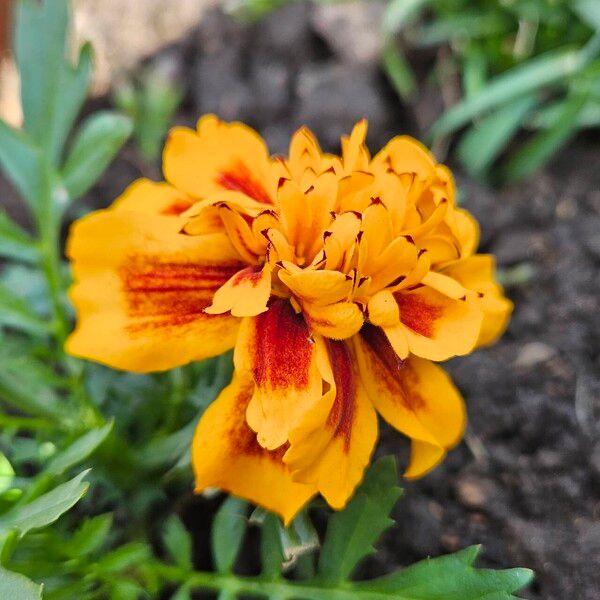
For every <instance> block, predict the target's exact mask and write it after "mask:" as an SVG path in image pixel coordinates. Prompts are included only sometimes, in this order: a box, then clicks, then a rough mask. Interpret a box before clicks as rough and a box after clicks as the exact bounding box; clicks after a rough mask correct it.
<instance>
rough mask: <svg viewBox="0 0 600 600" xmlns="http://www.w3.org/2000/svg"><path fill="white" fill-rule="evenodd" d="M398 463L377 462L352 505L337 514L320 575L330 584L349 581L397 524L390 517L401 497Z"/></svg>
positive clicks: (332, 519)
mask: <svg viewBox="0 0 600 600" xmlns="http://www.w3.org/2000/svg"><path fill="white" fill-rule="evenodd" d="M397 484H398V475H397V472H396V461H395V460H394V458H393V457H387V458H383V459H380V460H378V461H377V462H376V463H374V464H373V465H372V466H371V468H370V469H369V471H368V472H367V474H366V476H365V480H364V482H363V484H362V485H361V487H360V488H359V489H358V491H357V492H356V494H355V496H354V498H353V499H352V500H351V501H350V503H349V504H348V506H347V507H346V508H345V509H344V510H343V511H341V512H337V513H334V514H333V515H332V516H331V517H330V519H329V523H328V525H327V535H326V536H325V540H324V542H323V549H322V550H321V556H320V559H319V575H320V577H321V578H322V579H323V581H326V582H328V583H335V582H340V581H343V580H345V579H347V578H348V577H349V576H350V574H351V573H352V571H353V570H354V568H355V567H356V566H357V564H358V563H359V562H360V561H361V560H362V559H363V558H365V557H366V556H367V555H369V554H372V553H373V552H374V549H373V544H374V543H375V542H376V541H377V540H378V539H379V536H380V535H381V534H382V533H383V532H384V531H385V530H386V529H387V528H388V527H390V525H391V524H392V523H393V521H392V520H391V519H390V517H389V516H388V515H389V514H390V511H391V510H392V508H393V506H394V504H395V503H396V501H397V500H398V498H399V497H400V495H401V490H400V488H398V487H397Z"/></svg>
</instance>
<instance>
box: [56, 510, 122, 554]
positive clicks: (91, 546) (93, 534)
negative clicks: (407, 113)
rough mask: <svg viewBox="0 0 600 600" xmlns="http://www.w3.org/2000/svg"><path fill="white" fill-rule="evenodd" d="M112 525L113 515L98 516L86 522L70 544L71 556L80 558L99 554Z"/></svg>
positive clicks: (68, 547) (68, 546)
mask: <svg viewBox="0 0 600 600" xmlns="http://www.w3.org/2000/svg"><path fill="white" fill-rule="evenodd" d="M112 523H113V516H112V514H111V513H108V514H105V515H98V516H97V517H92V518H90V519H87V520H86V521H84V523H83V525H81V527H79V529H77V531H76V532H75V534H74V535H73V537H72V538H71V540H70V541H69V542H68V545H67V549H68V551H69V554H70V555H71V556H73V557H75V558H78V557H81V556H88V555H90V554H95V553H96V552H98V551H99V550H100V549H101V548H102V547H103V546H104V544H105V543H106V540H107V538H108V534H109V533H110V528H111V527H112Z"/></svg>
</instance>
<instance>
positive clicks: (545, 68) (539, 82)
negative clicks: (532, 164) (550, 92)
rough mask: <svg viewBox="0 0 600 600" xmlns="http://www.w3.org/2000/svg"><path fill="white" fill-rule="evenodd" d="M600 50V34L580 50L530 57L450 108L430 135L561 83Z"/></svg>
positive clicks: (580, 68) (448, 130) (438, 135)
mask: <svg viewBox="0 0 600 600" xmlns="http://www.w3.org/2000/svg"><path fill="white" fill-rule="evenodd" d="M599 51H600V34H597V35H596V36H594V37H593V38H592V39H591V40H590V41H589V42H588V44H587V45H586V46H585V47H584V48H582V49H580V50H558V51H553V52H548V53H546V54H543V55H541V56H539V57H537V58H534V59H531V60H530V61H528V62H526V63H525V64H523V65H520V66H518V67H515V68H513V69H510V70H509V71H507V72H506V73H504V74H502V75H499V76H498V77H496V78H495V79H492V80H491V81H489V82H488V83H487V85H486V86H485V87H484V88H483V89H482V90H481V91H480V92H479V93H478V94H475V95H473V96H471V97H469V98H465V99H464V100H462V101H461V102H459V103H458V104H456V105H455V106H453V107H452V108H451V109H450V110H448V111H447V112H446V113H445V114H444V115H443V116H442V117H441V118H440V119H439V120H438V121H437V122H436V123H435V124H434V126H433V128H432V130H431V135H432V136H433V137H441V136H445V135H448V134H450V133H452V132H453V131H455V130H456V129H459V128H460V127H462V126H464V125H465V124H466V123H468V122H469V121H470V120H471V119H473V118H475V117H478V116H479V115H481V114H483V113H485V112H487V111H489V110H492V109H494V108H495V107H497V106H500V105H503V104H506V103H507V102H510V101H512V100H514V99H516V98H519V97H521V96H524V95H526V94H530V93H532V92H535V91H537V90H540V89H543V88H545V87H546V86H548V85H551V84H555V83H562V82H563V81H564V80H565V78H568V77H570V76H572V75H574V74H576V73H578V72H579V71H581V70H582V69H583V68H584V67H585V66H586V65H587V64H588V63H589V62H590V61H591V60H592V59H593V58H595V56H596V55H597V54H598V52H599Z"/></svg>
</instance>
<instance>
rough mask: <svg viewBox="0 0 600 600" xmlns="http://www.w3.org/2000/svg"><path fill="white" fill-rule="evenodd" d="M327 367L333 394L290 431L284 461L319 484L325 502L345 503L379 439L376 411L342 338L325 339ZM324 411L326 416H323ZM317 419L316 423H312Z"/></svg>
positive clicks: (298, 477)
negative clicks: (324, 406) (326, 406)
mask: <svg viewBox="0 0 600 600" xmlns="http://www.w3.org/2000/svg"><path fill="white" fill-rule="evenodd" d="M326 347H327V352H328V358H329V364H330V369H329V372H328V373H326V374H325V375H324V378H325V380H326V381H327V383H329V385H330V389H329V392H328V394H329V395H330V397H331V398H332V399H333V403H332V404H330V406H331V408H330V410H329V412H328V413H327V414H325V415H323V413H322V407H319V409H320V410H321V413H320V416H321V418H322V420H321V421H320V422H318V420H316V419H315V414H314V413H315V411H313V414H310V413H308V414H307V416H306V419H305V421H304V422H302V423H300V425H299V426H298V427H297V428H296V429H295V430H293V431H292V432H290V449H289V450H288V451H287V453H286V454H285V456H284V459H283V460H284V462H285V463H287V464H288V465H289V466H290V468H291V469H292V470H293V476H294V479H295V480H297V481H301V482H304V483H308V484H311V485H312V484H314V485H316V486H317V488H318V490H319V492H320V493H321V494H322V495H323V497H324V498H325V500H327V502H328V504H329V505H330V506H332V507H333V508H335V509H341V508H343V507H344V506H345V505H346V503H347V502H348V499H349V498H350V497H351V495H352V493H353V492H354V490H355V489H356V487H357V486H358V484H359V483H360V481H361V480H362V478H363V474H364V470H365V468H366V466H367V465H368V464H369V461H370V459H371V455H372V453H373V448H374V446H375V442H376V441H377V435H378V434H377V416H376V413H375V410H374V409H373V406H372V404H371V402H370V401H369V399H368V398H367V395H366V392H365V389H364V387H363V385H362V382H361V380H360V378H359V377H358V376H357V375H358V374H357V372H356V369H355V366H354V364H353V360H352V357H351V354H350V348H349V346H348V344H347V343H346V342H336V341H333V340H327V341H326ZM323 417H325V418H323ZM315 425H316V426H315Z"/></svg>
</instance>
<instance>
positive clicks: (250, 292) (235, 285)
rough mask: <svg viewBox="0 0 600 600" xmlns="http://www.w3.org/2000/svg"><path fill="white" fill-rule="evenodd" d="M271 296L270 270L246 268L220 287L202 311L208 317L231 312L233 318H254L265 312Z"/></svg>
mask: <svg viewBox="0 0 600 600" xmlns="http://www.w3.org/2000/svg"><path fill="white" fill-rule="evenodd" d="M270 295H271V268H270V267H269V265H268V264H267V265H265V266H264V267H263V268H262V269H259V268H258V267H246V268H245V269H242V270H241V271H239V272H237V273H236V274H235V275H234V276H233V277H232V278H231V279H229V280H228V281H227V283H225V284H224V285H223V286H222V287H220V288H219V289H218V290H217V291H216V293H215V295H214V298H213V301H212V304H211V305H210V306H208V307H207V308H205V309H204V312H206V313H208V314H209V315H220V314H223V313H226V312H229V311H231V314H232V315H233V316H234V317H254V316H256V315H259V314H261V313H264V312H266V311H267V302H268V301H269V297H270Z"/></svg>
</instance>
